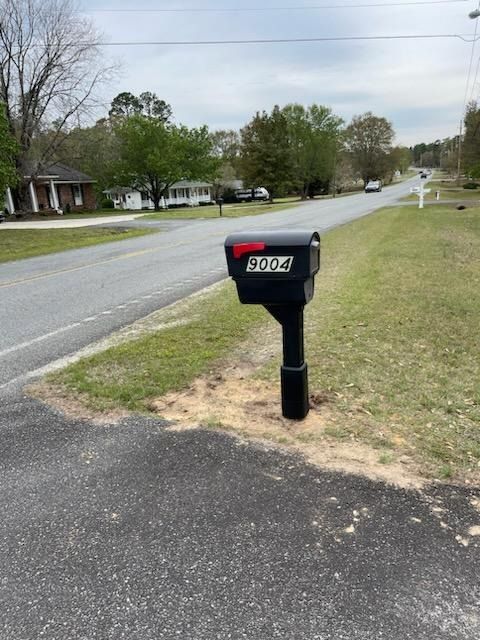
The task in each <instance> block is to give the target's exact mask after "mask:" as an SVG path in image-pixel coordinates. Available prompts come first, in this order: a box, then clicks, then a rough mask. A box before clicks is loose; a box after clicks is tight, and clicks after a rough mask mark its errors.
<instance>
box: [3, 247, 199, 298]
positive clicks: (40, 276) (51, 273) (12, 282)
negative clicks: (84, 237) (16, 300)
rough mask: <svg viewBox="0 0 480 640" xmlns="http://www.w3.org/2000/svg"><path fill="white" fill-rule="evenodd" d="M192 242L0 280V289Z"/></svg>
mask: <svg viewBox="0 0 480 640" xmlns="http://www.w3.org/2000/svg"><path fill="white" fill-rule="evenodd" d="M188 244H192V242H179V243H177V244H170V245H161V246H159V247H153V248H151V249H142V250H140V251H132V252H130V253H125V254H123V255H121V256H115V257H114V258H107V259H106V260H99V261H98V262H90V263H88V264H82V265H79V266H78V267H70V268H68V269H58V270H56V271H46V272H45V273H39V274H37V275H36V276H31V277H30V278H19V279H18V280H10V281H9V282H0V289H7V288H8V287H14V286H16V285H18V284H28V283H30V282H35V281H36V280H42V279H43V278H50V277H51V276H57V275H60V274H62V273H72V272H74V271H81V270H82V269H89V268H90V267H97V266H99V265H102V264H108V263H110V262H117V261H118V260H127V259H129V258H137V257H138V256H142V255H145V254H147V253H154V252H155V251H160V250H162V249H174V248H176V247H182V246H184V245H188Z"/></svg>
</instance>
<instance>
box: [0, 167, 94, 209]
mask: <svg viewBox="0 0 480 640" xmlns="http://www.w3.org/2000/svg"><path fill="white" fill-rule="evenodd" d="M24 179H25V180H26V181H27V183H28V191H29V194H30V204H31V211H33V212H35V213H38V212H40V211H62V212H65V210H66V209H70V211H84V210H94V209H96V206H97V203H96V198H95V192H94V189H93V184H94V182H95V180H93V179H92V178H90V177H89V176H87V175H86V174H85V173H82V172H81V171H77V170H76V169H71V168H70V167H67V166H66V165H64V164H60V163H57V164H52V165H50V166H49V167H48V168H47V169H46V170H45V171H42V172H41V174H40V175H36V176H24ZM6 207H7V209H8V211H9V213H10V214H13V213H15V211H16V210H17V209H18V203H16V202H15V194H14V192H13V191H12V190H11V189H7V193H6Z"/></svg>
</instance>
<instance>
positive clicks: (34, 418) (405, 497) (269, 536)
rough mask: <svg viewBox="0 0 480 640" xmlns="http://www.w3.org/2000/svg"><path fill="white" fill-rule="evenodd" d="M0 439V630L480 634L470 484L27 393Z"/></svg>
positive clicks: (64, 638)
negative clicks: (351, 465)
mask: <svg viewBox="0 0 480 640" xmlns="http://www.w3.org/2000/svg"><path fill="white" fill-rule="evenodd" d="M0 447H1V449H2V455H1V458H0V472H1V478H2V480H1V485H0V496H1V500H0V567H1V568H0V575H1V579H0V637H1V638H2V640H39V639H40V638H48V639H51V640H53V639H55V640H95V639H98V640H107V639H111V640H119V639H121V638H125V639H128V640H159V639H161V638H165V640H172V639H173V638H181V639H182V640H214V639H218V640H224V639H226V638H234V639H236V640H237V639H243V638H244V639H245V640H273V639H283V640H380V639H385V640H478V638H479V637H480V582H479V576H480V549H479V545H478V542H477V541H478V540H480V538H478V537H472V536H470V535H469V534H468V532H469V530H470V528H471V527H472V526H474V525H478V524H479V519H480V514H479V512H478V511H477V510H476V509H475V508H474V506H473V503H474V501H475V500H477V501H478V500H479V499H480V493H479V492H478V491H477V492H474V491H468V490H462V489H456V488H443V487H435V486H434V487H433V488H431V489H430V490H428V491H424V492H415V491H405V490H401V489H396V488H393V487H389V486H385V485H383V484H381V483H377V482H373V481H370V480H367V479H365V478H360V477H355V476H347V475H342V474H340V473H331V472H325V471H322V470H320V469H317V468H314V467H311V466H308V465H305V464H304V463H303V462H302V460H301V459H300V458H297V457H294V456H291V455H287V454H284V453H282V452H279V451H278V450H275V449H269V448H265V447H263V446H255V445H248V444H245V443H242V442H240V441H238V440H235V439H233V438H230V437H229V436H226V435H223V434H219V433H213V432H211V431H186V432H180V433H179V432H172V431H168V430H166V429H165V425H164V424H163V423H162V422H159V421H154V420H149V419H146V418H140V417H137V418H135V417H133V418H130V419H129V420H126V421H124V422H122V423H121V424H117V425H109V424H107V425H101V426H99V425H94V424H89V423H85V422H80V421H74V420H66V419H64V418H62V417H61V416H60V415H58V414H57V413H56V412H53V411H51V410H50V409H47V408H46V407H44V406H42V405H41V404H39V403H37V402H34V401H31V400H25V399H22V398H17V399H16V400H14V399H12V400H10V401H9V402H8V403H3V404H2V405H1V406H0ZM475 504H477V505H478V504H479V502H477V503H475ZM467 544H468V546H464V545H467Z"/></svg>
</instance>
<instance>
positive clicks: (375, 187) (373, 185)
mask: <svg viewBox="0 0 480 640" xmlns="http://www.w3.org/2000/svg"><path fill="white" fill-rule="evenodd" d="M381 190H382V182H381V180H369V182H367V185H366V187H365V193H374V192H375V191H376V192H377V193H378V192H380V191H381Z"/></svg>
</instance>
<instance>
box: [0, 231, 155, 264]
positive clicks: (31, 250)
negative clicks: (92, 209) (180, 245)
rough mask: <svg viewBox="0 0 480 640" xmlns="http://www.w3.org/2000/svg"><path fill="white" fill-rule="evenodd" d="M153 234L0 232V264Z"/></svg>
mask: <svg viewBox="0 0 480 640" xmlns="http://www.w3.org/2000/svg"><path fill="white" fill-rule="evenodd" d="M146 233H152V231H151V230H150V229H115V228H111V229H97V228H94V227H86V228H80V229H8V228H7V229H2V230H1V231H0V262H8V261H10V260H21V259H22V258H32V257H34V256H41V255H44V254H47V253H56V252H57V251H67V250H68V249H78V248H80V247H88V246H90V245H93V244H101V243H104V242H113V241H116V240H126V239H128V238H135V237H137V236H143V235H145V234H146Z"/></svg>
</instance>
